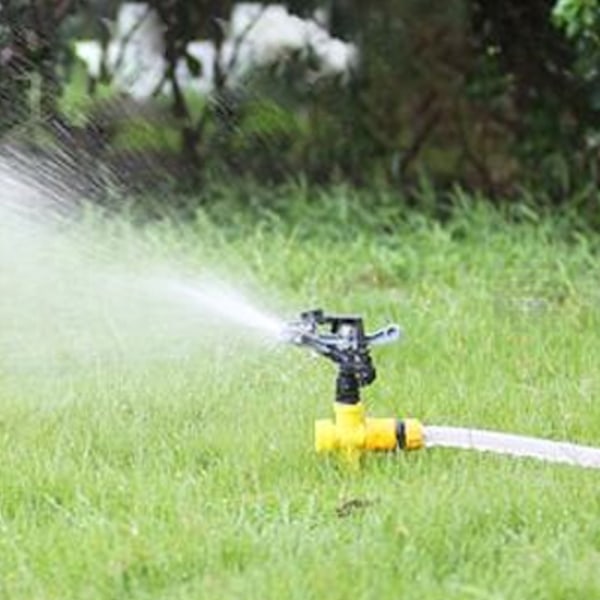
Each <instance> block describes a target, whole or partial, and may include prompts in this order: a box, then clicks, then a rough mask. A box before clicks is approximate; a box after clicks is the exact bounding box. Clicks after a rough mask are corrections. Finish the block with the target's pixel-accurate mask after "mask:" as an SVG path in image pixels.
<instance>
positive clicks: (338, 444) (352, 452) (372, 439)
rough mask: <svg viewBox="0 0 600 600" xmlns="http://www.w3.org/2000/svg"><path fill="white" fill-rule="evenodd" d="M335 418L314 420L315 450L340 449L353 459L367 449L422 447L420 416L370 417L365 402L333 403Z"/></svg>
mask: <svg viewBox="0 0 600 600" xmlns="http://www.w3.org/2000/svg"><path fill="white" fill-rule="evenodd" d="M333 411H334V418H333V419H318V420H317V421H315V450H316V451H317V452H333V451H338V452H340V453H341V454H342V455H343V456H345V457H347V458H348V459H350V460H351V461H353V460H355V459H356V458H357V457H358V456H360V455H362V454H363V453H364V452H371V451H376V452H386V451H388V452H389V451H393V450H398V449H403V450H418V449H419V448H422V447H423V444H424V442H423V426H422V425H421V423H420V421H418V420H417V419H404V420H399V419H396V418H385V417H384V418H382V417H367V416H366V411H365V405H364V404H363V403H362V402H358V403H357V404H343V403H341V402H335V403H334V405H333Z"/></svg>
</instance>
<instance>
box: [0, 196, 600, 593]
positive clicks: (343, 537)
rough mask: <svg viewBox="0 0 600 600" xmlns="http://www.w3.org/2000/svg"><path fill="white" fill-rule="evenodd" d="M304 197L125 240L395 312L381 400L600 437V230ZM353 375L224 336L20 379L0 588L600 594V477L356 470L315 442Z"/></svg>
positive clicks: (12, 385)
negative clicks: (161, 354) (339, 390)
mask: <svg viewBox="0 0 600 600" xmlns="http://www.w3.org/2000/svg"><path fill="white" fill-rule="evenodd" d="M257 193H258V192H257ZM294 193H295V194H296V197H295V198H294V197H291V196H290V195H288V197H281V199H280V202H279V203H276V204H271V208H270V209H269V210H268V211H266V210H265V209H264V208H261V204H260V203H259V202H256V203H254V204H253V203H252V202H247V203H246V206H245V208H244V209H241V208H240V207H239V205H236V208H235V210H233V209H232V205H231V204H229V209H228V208H227V206H228V204H227V201H226V200H225V199H223V201H222V202H219V201H217V200H216V201H215V203H214V204H213V205H212V208H211V209H210V210H200V211H199V212H198V213H197V215H196V218H195V219H194V220H193V221H192V222H189V223H188V224H185V225H177V224H174V223H172V222H170V221H168V220H165V221H164V222H162V223H155V224H150V225H146V226H144V227H143V228H142V231H141V233H140V232H136V231H135V229H134V228H133V229H132V228H130V227H122V235H123V236H124V237H125V238H127V236H129V235H131V236H136V237H138V236H140V235H141V236H143V237H144V238H145V240H146V241H147V242H148V243H149V244H150V245H152V247H154V248H155V249H157V251H158V252H164V253H165V254H167V255H168V254H170V253H177V254H178V255H180V256H184V257H186V260H188V261H189V264H190V265H191V266H192V267H196V268H203V267H206V266H209V267H212V268H218V269H220V270H221V271H222V272H226V273H227V274H228V276H229V277H230V278H231V279H232V280H234V281H238V282H240V284H242V283H243V285H244V286H251V287H253V289H254V290H255V291H256V292H257V294H258V296H259V297H261V296H262V298H263V299H264V303H265V304H267V305H270V306H276V307H278V308H279V310H280V311H281V312H282V313H289V314H290V316H292V315H293V313H294V312H295V311H297V310H299V309H304V308H309V307H313V306H316V305H320V306H323V307H324V308H325V309H327V310H332V311H351V312H358V313H362V314H363V315H364V316H365V318H366V320H367V324H368V325H370V326H372V327H376V326H377V325H380V324H383V323H384V322H386V321H387V320H394V321H398V322H399V323H400V324H401V325H402V326H403V328H404V329H405V331H406V340H405V342H404V343H402V344H400V345H397V346H395V347H387V348H385V349H383V348H382V349H378V350H376V352H375V353H376V356H375V360H376V363H377V365H378V372H379V379H378V380H377V381H376V383H375V384H374V385H373V386H372V387H371V388H368V389H367V390H366V391H365V398H366V399H367V401H368V406H369V410H370V411H371V412H372V413H373V414H380V415H401V416H402V415H413V416H417V417H420V418H422V419H423V420H424V421H425V422H427V423H432V424H434V423H435V424H448V425H450V424H455V425H467V426H479V427H486V428H497V429H502V430H509V431H513V432H519V433H526V434H532V435H540V436H548V437H551V438H554V439H569V440H571V441H580V442H584V443H589V444H598V445H600V404H598V403H597V402H596V399H597V397H598V395H599V393H600V374H599V372H598V364H600V336H599V332H600V306H599V300H600V298H599V292H598V278H599V275H600V264H599V262H598V238H597V237H596V236H595V235H594V234H592V233H589V232H586V231H585V228H584V227H581V226H576V225H575V224H574V222H573V220H568V219H567V218H566V217H565V218H554V219H553V218H549V217H548V216H544V215H538V214H536V213H534V212H532V211H529V210H528V209H525V208H523V207H521V208H519V209H518V210H513V211H512V213H511V214H502V213H501V212H499V211H498V210H494V209H491V208H490V207H489V206H488V205H484V204H481V203H477V202H471V201H470V200H466V199H464V198H463V199H462V200H461V203H462V204H461V205H460V206H458V207H457V208H455V209H454V210H453V212H452V214H451V215H450V216H448V217H447V219H446V220H445V221H444V222H443V223H440V222H439V221H435V220H433V219H431V218H428V217H423V216H419V215H417V214H412V213H407V212H405V211H402V210H401V209H399V208H398V207H397V206H396V205H395V204H394V202H393V199H391V198H389V199H385V198H384V199H382V200H381V206H382V208H381V209H380V211H379V212H378V213H377V214H375V212H374V211H370V210H369V209H365V208H364V207H363V208H361V205H360V204H358V203H357V202H355V201H354V200H352V198H351V197H350V195H349V194H348V193H346V192H345V191H344V190H338V191H337V192H335V191H334V192H331V193H330V195H329V196H328V197H327V198H326V200H327V202H324V201H323V198H320V199H311V198H310V197H307V194H306V191H303V190H302V189H300V190H299V191H298V190H296V192H294ZM459 204H460V203H459ZM363 206H364V205H363ZM100 235H101V234H100ZM3 293H5V294H10V290H5V291H3ZM333 374H334V372H333V368H332V367H331V366H330V365H328V364H326V363H325V362H324V361H319V360H313V358H312V357H311V356H309V355H305V354H303V353H302V352H301V351H299V350H296V349H290V350H287V351H276V352H266V351H264V352H263V351H259V352H257V351H256V350H253V349H250V350H248V351H247V352H245V351H243V348H240V350H239V352H237V353H235V354H232V353H231V352H225V351H222V350H220V349H219V347H214V348H212V349H208V350H206V351H205V352H199V353H197V354H194V355H191V356H188V357H185V358H183V359H182V360H180V361H178V362H174V361H173V360H165V361H163V362H161V361H157V360H154V361H152V362H148V363H144V362H143V361H142V362H140V361H139V360H136V359H135V357H131V360H127V359H125V360H124V361H123V362H122V363H121V364H119V365H115V364H110V365H107V364H97V365H94V366H87V367H77V368H76V366H74V367H73V368H72V369H71V370H69V371H68V373H67V375H65V374H64V373H61V374H54V375H53V374H52V373H47V372H43V373H39V372H36V371H35V370H34V371H31V372H28V371H20V372H18V373H15V372H12V371H11V370H10V369H3V370H2V372H1V375H0V403H1V410H0V457H1V460H0V596H2V597H6V598H11V599H12V598H14V599H17V598H19V599H28V600H29V599H31V598H40V599H41V598H56V599H58V598H60V599H68V598H74V599H75V598H77V599H80V598H139V599H142V598H261V599H262V598H299V599H300V598H301V599H303V600H304V599H310V598H315V599H316V598H318V599H321V598H327V599H336V598H340V599H342V598H344V599H345V598H349V597H352V598H428V599H435V598H440V599H441V598H444V599H448V598H456V599H459V598H460V599H464V598H506V599H513V598H536V599H538V598H557V599H558V598H586V599H588V598H594V597H597V596H599V595H600V575H599V571H598V568H597V563H598V556H599V553H600V518H599V516H598V515H599V514H600V513H599V510H600V504H599V500H598V498H599V496H598V493H597V487H598V477H599V475H598V474H596V473H595V472H593V471H586V470H578V469H575V468H571V467H564V466H556V465H549V464H544V463H541V462H536V461H533V460H515V459H510V458H507V457H495V456H489V455H478V454H471V453H461V452H459V451H451V450H441V449H440V450H431V451H423V452H420V453H415V454H410V455H402V454H401V455H392V456H370V457H368V458H367V460H366V461H365V463H364V465H363V468H362V469H361V470H360V472H353V471H349V470H346V469H345V468H344V467H343V465H340V464H339V463H338V462H337V461H336V460H334V459H328V458H324V457H321V456H316V455H315V454H314V453H313V451H312V424H313V420H314V419H315V418H316V417H319V416H327V415H328V414H329V412H330V402H331V400H332V392H333V389H332V387H333Z"/></svg>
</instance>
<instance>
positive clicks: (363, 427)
mask: <svg viewBox="0 0 600 600" xmlns="http://www.w3.org/2000/svg"><path fill="white" fill-rule="evenodd" d="M400 336H401V330H400V327H398V325H388V326H387V327H384V328H383V329H379V330H378V331H375V332H374V333H371V334H366V333H365V330H364V325H363V319H362V318H361V317H358V316H350V315H327V314H325V313H324V312H323V311H322V310H320V309H317V310H310V311H306V312H303V313H301V314H300V318H299V319H298V320H297V321H292V322H291V323H289V324H288V325H287V326H286V328H285V330H284V333H283V337H284V339H285V341H287V342H289V343H292V344H294V345H297V346H304V347H306V348H309V349H311V350H313V351H315V352H317V353H318V354H320V355H322V356H325V357H326V358H329V359H330V360H332V361H333V362H334V363H335V364H336V365H337V369H338V372H337V378H336V386H335V401H334V404H333V412H334V417H333V419H319V420H317V421H316V422H315V448H316V450H317V452H328V451H339V452H341V453H342V454H343V455H345V456H346V457H347V458H348V459H349V460H351V461H353V462H354V461H356V460H358V458H359V457H360V456H361V455H362V454H363V453H364V452H367V451H371V450H379V451H385V450H396V449H398V448H400V449H404V450H416V449H418V448H421V447H422V446H423V427H422V425H421V423H420V422H419V421H418V420H417V419H411V418H407V419H396V418H393V417H392V418H380V417H367V416H366V411H365V405H364V404H363V402H362V400H361V397H360V389H361V388H362V387H365V386H367V385H370V384H371V383H373V381H374V380H375V377H376V371H375V367H374V365H373V360H372V358H371V354H370V348H371V346H376V345H382V344H388V343H390V342H394V341H396V340H398V339H399V338H400Z"/></svg>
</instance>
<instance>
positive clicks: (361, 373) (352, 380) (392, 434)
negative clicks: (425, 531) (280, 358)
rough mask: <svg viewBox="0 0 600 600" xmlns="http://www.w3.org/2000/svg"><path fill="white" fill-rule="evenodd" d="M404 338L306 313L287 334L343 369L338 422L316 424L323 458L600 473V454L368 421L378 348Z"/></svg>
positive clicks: (347, 319) (414, 422)
mask: <svg viewBox="0 0 600 600" xmlns="http://www.w3.org/2000/svg"><path fill="white" fill-rule="evenodd" d="M401 336H402V330H401V329H400V327H399V326H398V325H395V324H391V325H388V326H386V327H384V328H382V329H379V330H377V331H375V332H374V333H371V334H366V333H365V329H364V323H363V319H362V317H359V316H354V315H328V314H325V313H324V312H323V311H322V310H320V309H317V310H309V311H305V312H302V313H300V316H299V318H298V319H296V320H294V321H291V322H289V323H288V324H287V325H286V326H285V327H284V328H283V330H282V333H281V338H282V340H283V341H284V342H287V343H290V344H293V345H295V346H301V347H305V348H308V349H310V350H312V351H314V352H316V353H317V354H319V355H321V356H324V357H325V358H328V359H329V360H331V361H333V362H334V363H335V364H336V366H337V369H338V371H337V377H336V386H335V400H334V403H333V414H334V416H333V418H332V419H318V420H317V421H315V449H316V451H317V452H337V453H339V454H341V455H342V456H343V457H344V458H346V459H347V460H348V461H350V462H351V463H352V464H356V463H357V462H358V461H359V459H360V457H361V456H362V455H363V454H364V453H366V452H371V451H393V450H418V449H421V448H431V447H436V446H437V447H448V448H460V449H466V450H478V451H481V452H494V453H497V454H509V455H512V456H520V457H529V458H536V459H540V460H545V461H548V462H555V463H563V464H570V465H576V466H580V467H589V468H595V469H600V448H595V447H591V446H583V445H580V444H572V443H570V442H555V441H551V440H546V439H541V438H535V437H528V436H522V435H515V434H509V433H502V432H497V431H487V430H483V429H469V428H462V427H440V426H426V425H423V424H422V423H421V422H420V421H419V420H418V419H415V418H411V417H409V418H402V419H400V418H396V417H392V418H381V417H368V416H367V415H366V410H365V406H364V404H363V402H362V400H361V397H360V389H361V388H362V387H365V386H368V385H370V384H371V383H373V381H374V380H375V377H376V374H377V372H376V370H375V366H374V364H373V359H372V357H371V353H370V349H371V347H372V346H376V345H383V344H388V343H391V342H394V341H397V340H399V339H400V338H401Z"/></svg>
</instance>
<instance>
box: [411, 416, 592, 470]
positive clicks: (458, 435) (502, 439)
mask: <svg viewBox="0 0 600 600" xmlns="http://www.w3.org/2000/svg"><path fill="white" fill-rule="evenodd" d="M423 429H424V432H423V433H424V438H425V447H426V448H431V447H435V446H443V447H446V448H462V449H465V450H478V451H480V452H495V453H497V454H510V455H512V456H527V457H530V458H537V459H540V460H545V461H548V462H555V463H565V464H569V465H576V466H579V467H587V468H591V469H600V448H594V447H592V446H582V445H579V444H571V443H569V442H553V441H551V440H545V439H541V438H535V437H527V436H523V435H514V434H511V433H500V432H498V431H486V430H483V429H467V428H464V427H430V426H425V427H424V428H423Z"/></svg>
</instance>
